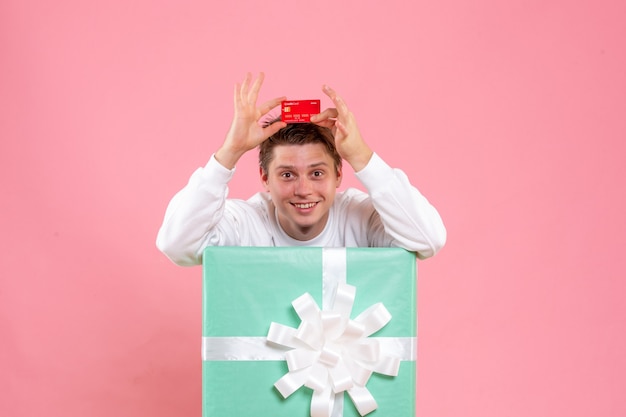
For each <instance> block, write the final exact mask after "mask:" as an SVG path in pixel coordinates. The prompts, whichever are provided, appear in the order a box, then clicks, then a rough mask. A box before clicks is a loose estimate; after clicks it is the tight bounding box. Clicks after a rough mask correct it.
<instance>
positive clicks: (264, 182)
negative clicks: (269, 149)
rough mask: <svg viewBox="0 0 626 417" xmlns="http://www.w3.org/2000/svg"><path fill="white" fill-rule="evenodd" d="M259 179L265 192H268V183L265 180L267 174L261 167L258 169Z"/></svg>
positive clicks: (266, 179)
mask: <svg viewBox="0 0 626 417" xmlns="http://www.w3.org/2000/svg"><path fill="white" fill-rule="evenodd" d="M259 177H260V178H261V182H262V183H263V186H264V187H265V191H269V181H268V178H267V173H266V172H265V171H264V170H263V167H259Z"/></svg>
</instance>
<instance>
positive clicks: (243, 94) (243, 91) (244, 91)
mask: <svg viewBox="0 0 626 417" xmlns="http://www.w3.org/2000/svg"><path fill="white" fill-rule="evenodd" d="M250 78H252V74H250V73H249V72H247V73H246V77H245V78H244V79H243V82H242V83H241V88H240V90H239V102H240V103H246V100H247V95H248V89H249V88H250Z"/></svg>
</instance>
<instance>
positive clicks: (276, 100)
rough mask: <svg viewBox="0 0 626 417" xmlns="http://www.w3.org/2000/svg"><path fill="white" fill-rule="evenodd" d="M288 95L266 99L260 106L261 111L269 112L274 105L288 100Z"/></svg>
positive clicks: (263, 112) (262, 113) (263, 113)
mask: <svg viewBox="0 0 626 417" xmlns="http://www.w3.org/2000/svg"><path fill="white" fill-rule="evenodd" d="M286 99H287V97H284V96H283V97H276V98H273V99H271V100H268V101H266V102H265V103H263V104H261V105H260V106H259V112H260V113H261V116H262V115H265V114H267V113H269V112H270V111H271V110H272V109H273V108H274V107H277V106H278V105H280V103H281V101H283V100H286Z"/></svg>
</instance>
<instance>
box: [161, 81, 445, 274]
mask: <svg viewBox="0 0 626 417" xmlns="http://www.w3.org/2000/svg"><path fill="white" fill-rule="evenodd" d="M262 84H263V74H260V76H259V77H257V78H256V79H255V80H254V81H253V80H252V79H251V76H250V74H248V75H247V76H246V78H245V80H244V81H243V83H242V84H237V85H236V87H235V97H234V101H235V115H234V118H233V121H232V124H231V127H230V130H229V131H228V133H227V135H226V139H225V140H224V143H223V144H222V146H221V147H220V148H219V149H218V150H217V151H216V152H215V154H213V155H212V156H211V158H210V160H209V162H208V163H207V165H206V166H205V167H204V168H199V169H197V170H196V171H195V172H194V173H193V175H192V176H191V178H190V179H189V182H188V184H187V185H186V186H185V187H184V188H183V189H182V190H181V191H179V192H178V193H177V194H176V195H175V196H174V198H173V199H172V201H171V202H170V204H169V206H168V208H167V210H166V213H165V219H164V221H163V225H162V226H161V229H160V230H159V234H158V236H157V247H158V248H159V249H160V250H161V251H162V252H163V253H165V254H166V255H167V256H168V257H169V258H170V259H171V260H172V261H173V262H175V263H177V264H179V265H185V266H187V265H197V264H200V263H201V262H202V252H203V249H204V248H205V247H207V246H319V247H359V246H361V247H392V246H394V247H401V248H404V249H406V250H409V251H414V252H416V253H417V255H418V256H419V257H420V258H422V259H423V258H427V257H429V256H433V255H434V254H435V253H437V251H439V249H441V247H443V245H444V243H445V240H446V230H445V227H444V225H443V222H442V221H441V218H440V216H439V214H438V213H437V210H436V209H435V208H434V207H433V206H432V205H431V204H430V203H429V202H428V200H426V198H425V197H424V196H423V195H422V194H420V192H419V191H418V190H417V189H416V188H415V187H413V186H412V185H411V184H410V183H409V180H408V178H407V177H406V175H405V174H404V173H403V172H402V171H400V170H398V169H393V168H391V167H389V166H388V165H387V164H386V163H385V162H384V161H383V160H382V159H381V158H380V157H379V156H378V155H377V154H375V153H374V152H373V151H372V150H371V149H370V148H369V146H368V145H367V144H366V143H365V141H364V140H363V138H362V137H361V134H360V132H359V129H358V128H357V125H356V121H355V118H354V116H353V114H352V113H351V112H350V111H349V110H348V107H347V106H346V104H345V102H344V101H343V100H342V98H341V97H339V96H338V95H337V94H336V93H335V91H334V90H332V89H331V88H329V87H327V86H324V87H323V91H324V93H325V94H326V95H328V97H329V98H330V99H331V100H332V101H333V103H334V105H335V108H330V109H326V110H324V111H323V112H322V113H320V114H318V115H315V116H312V117H311V123H303V124H292V125H287V124H286V123H284V122H281V121H275V122H273V123H270V124H268V125H262V124H261V123H260V120H261V119H262V118H263V116H265V115H266V114H267V113H268V112H269V111H270V110H272V109H273V108H274V107H276V106H278V105H279V104H280V102H281V101H282V100H284V99H285V97H277V98H275V99H272V100H269V101H268V102H266V103H264V104H262V105H261V106H259V107H257V105H256V101H257V97H258V93H259V90H260V88H261V85H262ZM257 146H258V147H259V149H260V151H259V163H260V167H259V173H260V177H261V182H262V183H263V185H264V187H265V190H266V192H265V193H258V194H255V195H254V196H252V197H251V198H250V199H248V200H246V201H243V200H233V199H227V194H228V182H229V180H230V179H231V178H232V176H233V173H234V168H235V165H236V164H237V161H238V160H239V158H240V157H241V156H242V155H243V154H245V153H246V152H248V151H250V150H252V149H254V148H256V147H257ZM342 159H343V160H345V161H346V162H348V163H349V164H350V165H351V166H352V168H353V169H354V171H355V175H356V176H357V178H358V179H359V180H360V181H361V183H362V184H363V185H364V186H365V188H366V189H367V193H365V192H362V191H359V190H356V189H348V190H346V191H344V192H340V193H337V188H338V187H339V185H340V184H341V179H342Z"/></svg>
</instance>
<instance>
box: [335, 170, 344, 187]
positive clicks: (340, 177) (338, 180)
mask: <svg viewBox="0 0 626 417" xmlns="http://www.w3.org/2000/svg"><path fill="white" fill-rule="evenodd" d="M342 178H343V171H342V170H341V167H337V186H336V187H335V188H339V186H340V185H341V179H342Z"/></svg>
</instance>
